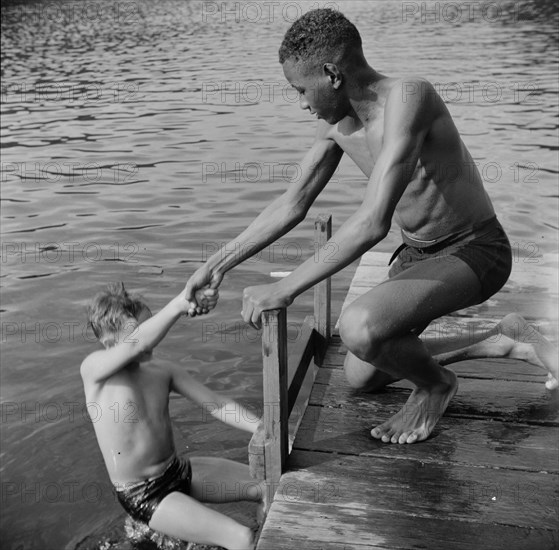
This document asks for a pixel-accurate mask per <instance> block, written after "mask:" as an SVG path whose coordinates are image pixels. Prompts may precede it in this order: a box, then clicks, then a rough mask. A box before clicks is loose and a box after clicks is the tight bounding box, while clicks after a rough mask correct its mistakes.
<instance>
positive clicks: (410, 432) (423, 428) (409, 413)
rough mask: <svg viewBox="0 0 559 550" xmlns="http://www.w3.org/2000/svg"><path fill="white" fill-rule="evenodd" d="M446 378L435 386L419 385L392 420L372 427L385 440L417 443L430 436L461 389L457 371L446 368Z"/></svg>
mask: <svg viewBox="0 0 559 550" xmlns="http://www.w3.org/2000/svg"><path fill="white" fill-rule="evenodd" d="M444 374H445V378H446V381H445V383H444V384H441V385H440V386H437V387H434V388H430V389H427V388H416V389H415V390H413V392H412V394H411V395H410V396H409V398H408V400H407V402H406V404H405V405H404V406H403V407H402V409H401V410H400V411H399V412H398V413H396V414H395V415H394V416H393V417H392V418H390V419H389V420H388V421H386V422H384V423H383V424H381V425H380V426H377V427H376V428H374V429H373V430H371V435H372V436H373V437H374V438H375V439H380V440H382V441H383V442H384V443H400V444H402V443H416V442H418V441H423V440H424V439H427V438H428V437H429V435H430V434H431V432H432V431H433V429H434V427H435V426H436V424H437V422H438V421H439V419H440V418H441V416H442V415H443V414H444V412H445V410H446V408H447V407H448V404H449V403H450V400H451V399H452V398H453V397H454V394H455V393H456V390H457V389H458V379H457V378H456V375H455V374H454V373H453V372H452V371H450V370H448V369H444Z"/></svg>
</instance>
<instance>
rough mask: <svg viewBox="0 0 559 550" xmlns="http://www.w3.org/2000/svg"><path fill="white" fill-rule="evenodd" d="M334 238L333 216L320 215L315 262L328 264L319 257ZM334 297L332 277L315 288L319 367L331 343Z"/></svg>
mask: <svg viewBox="0 0 559 550" xmlns="http://www.w3.org/2000/svg"><path fill="white" fill-rule="evenodd" d="M331 236H332V215H331V214H320V215H319V216H318V217H317V218H316V220H315V222H314V240H315V256H314V257H315V261H318V262H326V261H328V258H326V257H324V256H325V255H324V254H322V255H319V250H320V249H321V248H322V247H323V246H324V245H325V244H326V242H327V241H328V239H330V237H331ZM331 295H332V282H331V280H330V277H328V278H327V279H324V281H321V282H320V283H318V284H317V285H315V287H314V324H315V328H316V331H317V332H318V333H319V334H320V335H321V336H322V338H321V339H320V340H322V345H321V346H318V347H319V348H322V349H321V350H317V353H316V354H315V361H316V363H317V364H318V365H321V364H322V356H323V353H324V350H325V349H326V346H327V345H328V342H329V341H330V334H331V331H330V315H331V313H330V302H331Z"/></svg>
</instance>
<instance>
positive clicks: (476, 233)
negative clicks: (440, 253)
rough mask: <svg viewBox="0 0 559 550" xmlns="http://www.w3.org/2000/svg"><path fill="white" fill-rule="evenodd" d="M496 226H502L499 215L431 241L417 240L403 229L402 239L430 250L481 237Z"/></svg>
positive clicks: (409, 244)
mask: <svg viewBox="0 0 559 550" xmlns="http://www.w3.org/2000/svg"><path fill="white" fill-rule="evenodd" d="M494 227H500V223H499V221H498V220H497V216H493V217H492V218H489V219H487V220H484V221H482V222H478V223H476V224H474V225H472V226H470V227H468V228H467V229H462V230H460V231H457V232H455V233H451V234H450V235H448V234H447V235H443V236H441V237H438V238H436V239H433V240H431V241H416V240H414V239H413V238H412V237H410V236H409V235H407V234H406V233H405V232H404V230H403V229H402V230H401V233H402V240H403V241H404V244H405V245H407V246H411V247H412V248H417V249H421V250H423V251H425V252H428V251H429V250H432V251H436V249H442V248H445V247H446V246H449V245H451V244H452V243H455V242H457V241H460V240H462V239H465V238H467V237H472V238H476V237H480V236H482V235H485V234H486V233H488V232H489V231H491V230H492V229H493V228H494Z"/></svg>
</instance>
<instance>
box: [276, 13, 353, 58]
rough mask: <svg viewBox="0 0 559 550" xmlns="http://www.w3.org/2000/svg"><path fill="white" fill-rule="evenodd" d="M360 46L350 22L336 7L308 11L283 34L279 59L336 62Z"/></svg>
mask: <svg viewBox="0 0 559 550" xmlns="http://www.w3.org/2000/svg"><path fill="white" fill-rule="evenodd" d="M361 48H362V42H361V36H360V35H359V31H358V30H357V28H356V27H355V25H354V24H353V23H351V22H350V21H349V20H348V19H346V17H345V16H344V15H343V14H342V13H340V12H339V11H336V10H331V9H318V10H311V11H309V12H307V13H305V14H304V15H303V16H301V17H300V18H299V19H297V21H295V23H293V25H291V27H290V28H289V30H288V31H287V32H286V33H285V37H284V39H283V42H282V44H281V47H280V49H279V62H280V63H281V64H283V63H284V62H285V61H286V60H287V59H293V60H294V61H295V62H299V61H302V62H303V63H304V64H309V65H316V64H320V65H322V64H323V63H336V62H339V61H340V60H341V59H344V58H345V57H346V56H347V55H348V54H350V53H351V52H353V51H355V50H360V49H361Z"/></svg>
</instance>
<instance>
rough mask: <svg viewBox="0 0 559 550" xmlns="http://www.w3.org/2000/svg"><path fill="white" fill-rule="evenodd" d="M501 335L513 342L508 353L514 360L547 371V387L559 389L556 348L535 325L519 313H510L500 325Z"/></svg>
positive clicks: (558, 364) (558, 366)
mask: <svg viewBox="0 0 559 550" xmlns="http://www.w3.org/2000/svg"><path fill="white" fill-rule="evenodd" d="M500 326H501V334H502V335H503V336H504V337H505V338H507V339H509V340H512V341H513V346H512V348H511V350H510V352H509V353H508V355H507V356H508V357H510V358H512V359H521V360H522V361H527V362H528V363H532V364H533V365H537V366H538V367H542V368H544V369H545V370H546V371H547V373H548V374H547V382H546V383H545V387H546V388H547V389H549V390H553V389H555V388H557V387H559V382H558V380H559V355H558V350H557V347H556V346H554V345H553V344H552V343H551V342H549V340H547V338H545V336H543V334H541V332H539V331H538V330H537V329H536V327H535V326H534V324H533V323H532V324H530V323H529V322H528V321H526V319H524V317H522V316H521V315H518V314H517V313H510V314H509V315H507V316H506V317H505V318H504V319H503V320H502V321H501V323H500Z"/></svg>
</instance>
